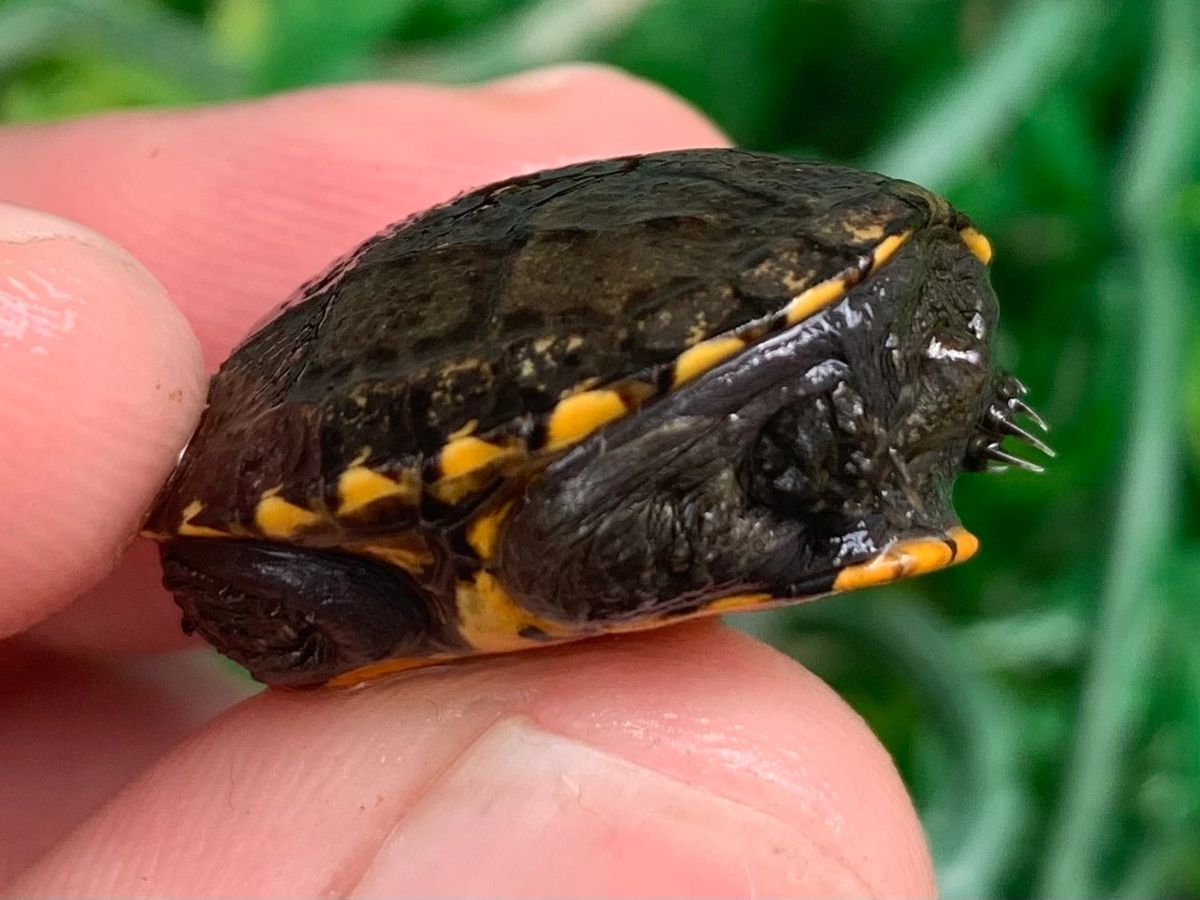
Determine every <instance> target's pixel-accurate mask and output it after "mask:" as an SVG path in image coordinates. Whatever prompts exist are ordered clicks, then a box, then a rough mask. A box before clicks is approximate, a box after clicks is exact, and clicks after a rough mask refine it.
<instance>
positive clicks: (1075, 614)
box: [0, 0, 1200, 897]
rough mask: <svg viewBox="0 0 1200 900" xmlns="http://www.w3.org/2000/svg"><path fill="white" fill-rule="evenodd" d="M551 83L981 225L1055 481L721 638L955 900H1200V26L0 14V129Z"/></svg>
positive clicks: (975, 511)
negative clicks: (739, 646)
mask: <svg viewBox="0 0 1200 900" xmlns="http://www.w3.org/2000/svg"><path fill="white" fill-rule="evenodd" d="M601 10H607V11H608V12H609V13H610V14H609V15H606V16H599V15H598V12H599V11H601ZM563 60H598V61H604V62H609V63H613V64H616V65H620V66H623V67H625V68H627V69H629V70H631V71H633V72H636V73H638V74H641V75H644V76H646V77H649V78H652V79H654V80H656V81H659V82H661V83H663V84H665V85H667V86H668V87H670V88H672V89H674V90H675V91H677V92H679V93H680V94H682V95H683V96H685V97H687V98H688V99H689V100H690V101H691V102H693V103H694V104H696V105H697V106H698V107H700V108H701V109H703V110H704V111H705V112H707V113H708V114H709V115H710V116H712V117H713V118H714V119H715V120H716V121H717V122H718V123H719V124H720V125H721V126H722V127H723V128H725V129H726V130H727V131H728V132H729V134H730V135H731V136H732V137H733V138H734V140H736V141H737V142H738V143H740V144H743V145H745V146H748V147H754V148H759V149H770V150H779V151H784V152H791V153H796V154H801V155H807V156H817V157H821V158H825V159H831V160H838V161H846V162H851V163H857V164H862V165H867V166H870V167H873V168H876V169H879V170H881V171H884V172H887V173H889V174H892V175H898V176H902V177H908V178H912V179H914V180H917V181H920V182H922V183H924V184H926V185H928V186H930V187H932V188H935V189H938V190H940V191H941V192H943V193H945V194H946V195H948V196H949V197H950V198H951V200H953V201H954V202H955V203H956V204H958V205H959V206H961V207H962V208H964V209H965V210H967V211H968V212H969V213H970V214H971V215H972V216H973V217H974V218H975V219H976V221H978V222H979V223H980V224H981V226H982V227H983V228H984V230H985V231H986V232H987V233H988V235H989V236H990V237H991V239H992V242H993V244H994V245H995V248H996V257H997V261H996V264H995V266H994V270H993V281H994V283H995V285H996V289H997V292H998V293H999V295H1000V297H1001V302H1002V305H1003V309H1004V321H1003V333H1002V335H1001V340H1000V355H1001V357H1002V361H1003V363H1005V364H1006V365H1008V366H1009V367H1011V368H1013V369H1016V370H1018V371H1019V372H1020V374H1021V377H1022V378H1023V379H1024V380H1025V381H1027V382H1028V383H1029V384H1030V386H1031V388H1032V392H1033V396H1034V398H1035V399H1036V401H1037V403H1038V405H1039V406H1040V407H1041V408H1042V409H1043V412H1045V413H1046V414H1047V417H1048V418H1049V419H1051V421H1052V423H1053V427H1054V434H1053V438H1054V444H1055V446H1056V448H1057V449H1058V450H1059V459H1058V460H1057V461H1055V462H1054V463H1053V464H1052V465H1051V467H1050V469H1049V472H1048V473H1047V474H1046V475H1044V476H1042V477H1040V478H1038V477H1033V476H1027V475H1024V474H1013V473H1010V474H1007V475H1005V476H995V477H988V478H968V479H964V480H963V481H962V482H961V484H960V486H959V489H958V492H957V499H958V505H959V509H960V511H961V513H962V515H963V519H964V521H966V522H967V523H969V525H970V526H971V527H972V530H974V531H975V532H976V533H977V534H978V535H979V536H980V537H981V539H982V541H983V544H984V551H983V552H982V553H981V554H980V556H978V557H977V558H976V560H974V561H972V562H971V563H970V565H968V566H964V567H960V568H957V569H954V570H951V571H947V572H944V573H941V574H938V575H935V576H931V577H929V578H926V579H923V580H920V581H916V582H908V583H906V584H904V585H902V586H898V587H896V588H893V589H886V590H879V591H875V592H872V593H869V594H858V595H851V596H847V597H842V598H834V599H831V600H829V601H825V602H823V603H821V604H816V605H813V606H811V607H807V608H804V609H800V610H795V611H790V612H787V613H780V614H775V615H760V616H754V617H745V621H744V622H743V621H739V624H742V625H744V627H746V628H747V630H752V631H754V632H755V633H758V634H760V635H762V636H763V637H765V638H767V639H768V640H771V641H772V642H774V643H776V644H778V645H779V646H782V647H784V648H785V649H787V650H788V651H789V652H792V653H794V654H796V655H797V656H798V657H800V658H801V659H803V660H804V661H805V662H806V663H807V664H808V665H810V666H811V667H813V668H814V669H815V670H817V671H818V672H820V673H821V674H822V675H823V676H824V677H826V678H827V679H829V680H830V681H831V682H832V683H833V684H834V685H835V686H836V687H837V688H838V689H839V690H840V691H841V692H842V693H843V694H844V695H845V696H846V697H847V698H848V699H849V700H850V701H851V702H852V703H853V704H854V705H855V706H856V708H858V709H859V710H860V711H861V712H862V713H863V715H864V716H866V718H867V719H868V720H869V721H870V722H871V724H872V726H873V727H874V728H875V729H876V731H877V733H878V734H879V735H880V736H881V738H882V739H883V741H884V742H885V743H886V744H887V746H888V747H889V749H890V750H891V751H892V753H893V754H894V756H895V758H896V760H897V763H898V764H899V765H900V767H901V769H902V771H903V772H904V774H905V777H906V779H907V781H908V783H909V785H910V787H911V788H912V790H913V792H914V795H915V796H916V798H917V802H918V805H919V807H920V810H921V814H922V817H923V819H924V821H925V823H926V825H927V828H928V831H929V834H930V839H931V841H932V844H933V848H934V853H935V857H936V861H937V866H938V875H939V879H940V882H941V885H942V888H943V892H944V893H945V894H946V895H947V896H950V897H959V896H961V897H967V896H1029V895H1033V894H1036V895H1046V896H1145V897H1150V896H1162V897H1166V896H1181V895H1186V896H1196V895H1200V604H1198V603H1197V595H1198V593H1200V591H1198V587H1200V527H1198V526H1200V517H1198V516H1197V510H1198V503H1197V485H1198V482H1197V473H1198V471H1200V352H1197V351H1200V340H1198V335H1197V331H1196V324H1195V317H1194V311H1195V309H1196V307H1197V304H1198V302H1200V280H1198V277H1197V275H1198V272H1197V270H1198V267H1200V262H1198V260H1200V253H1198V250H1200V78H1197V76H1196V74H1195V73H1196V72H1200V9H1198V8H1197V7H1196V6H1195V5H1194V3H1193V0H1158V2H1150V3H1144V2H1138V0H1126V2H1118V0H1112V2H1105V3H1098V2H1095V0H1048V2H1040V3H1035V2H1024V3H998V2H983V0H964V2H951V0H925V2H916V0H915V2H894V0H855V2H838V3H815V2H803V0H740V2H737V3H731V2H729V0H643V2H640V3H639V2H622V3H613V2H598V0H527V2H520V0H441V2H436V0H361V2H357V3H354V4H345V3H341V4H335V3H330V2H327V0H273V2H272V0H211V2H206V0H172V2H157V3H154V2H149V0H146V2H137V0H0V120H8V121H26V120H39V119H47V118H54V117H60V116H69V115H74V114H77V113H82V112H87V111H92V110H98V109H105V108H111V107H117V106H131V105H144V104H163V103H181V102H198V101H207V100H214V99H221V98H227V97H237V96H248V95H255V94H261V93H266V92H269V91H273V90H278V89H285V88H289V87H293V86H298V85H304V84H311V83H314V82H318V81H336V80H349V79H357V78H367V77H372V78H379V77H394V78H409V77H411V78H435V79H442V80H452V81H467V80H475V79H480V78H486V77H490V76H494V75H498V74H503V73H507V72H512V71H517V70H520V69H522V68H526V67H528V66H531V65H535V64H543V63H549V62H556V61H563Z"/></svg>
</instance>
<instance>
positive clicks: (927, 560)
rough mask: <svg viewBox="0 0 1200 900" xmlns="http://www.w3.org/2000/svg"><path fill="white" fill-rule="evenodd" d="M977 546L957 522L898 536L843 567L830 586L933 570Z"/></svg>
mask: <svg viewBox="0 0 1200 900" xmlns="http://www.w3.org/2000/svg"><path fill="white" fill-rule="evenodd" d="M978 549H979V539H978V538H976V537H975V535H973V534H971V532H969V531H967V530H966V529H965V528H963V527H962V526H960V525H956V526H955V527H953V528H951V529H949V530H948V531H947V532H946V533H945V534H944V535H941V536H935V535H925V536H922V537H913V538H901V539H898V540H895V541H892V542H891V543H890V544H888V545H887V546H886V547H884V548H883V550H881V551H880V552H879V553H877V554H875V555H874V556H872V557H871V558H870V559H868V560H866V561H865V562H860V563H855V564H853V565H850V566H846V567H845V568H843V569H842V570H841V571H839V572H838V574H837V577H836V578H835V579H834V582H833V589H834V590H835V591H853V590H857V589H859V588H865V587H875V586H876V585H880V584H888V583H889V582H892V581H899V580H901V579H903V578H911V577H913V576H914V575H925V574H926V573H928V572H936V571H937V570H938V569H944V568H946V566H952V565H954V564H955V563H960V562H966V561H967V560H968V559H970V558H971V557H972V556H974V555H975V551H976V550H978Z"/></svg>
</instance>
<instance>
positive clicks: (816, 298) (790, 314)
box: [784, 275, 846, 325]
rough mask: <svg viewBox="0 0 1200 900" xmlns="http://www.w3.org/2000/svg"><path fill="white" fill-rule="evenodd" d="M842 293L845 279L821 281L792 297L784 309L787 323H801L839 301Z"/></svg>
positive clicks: (837, 278)
mask: <svg viewBox="0 0 1200 900" xmlns="http://www.w3.org/2000/svg"><path fill="white" fill-rule="evenodd" d="M844 293H846V278H845V276H843V275H839V276H837V277H836V278H830V279H828V280H826V281H822V282H821V283H820V284H814V285H813V286H812V287H810V288H809V289H808V290H807V291H803V292H802V293H800V294H797V295H796V296H795V297H793V298H792V301H791V302H790V303H789V304H788V305H787V306H786V307H785V308H784V313H785V314H786V315H787V323H788V324H789V325H795V324H797V323H799V322H803V321H804V320H805V319H807V318H808V317H809V316H811V315H812V314H813V313H817V312H820V311H821V310H823V309H824V308H825V307H826V306H828V305H829V304H830V303H832V302H833V301H834V300H837V299H839V298H840V297H841V296H842V295H843V294H844Z"/></svg>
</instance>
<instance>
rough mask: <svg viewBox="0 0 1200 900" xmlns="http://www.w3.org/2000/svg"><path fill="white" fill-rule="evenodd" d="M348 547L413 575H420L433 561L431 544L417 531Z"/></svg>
mask: <svg viewBox="0 0 1200 900" xmlns="http://www.w3.org/2000/svg"><path fill="white" fill-rule="evenodd" d="M347 549H348V550H353V551H354V552H356V553H366V554H368V555H370V556H374V557H375V558H376V559H382V560H383V561H384V562H386V563H390V564H392V565H393V566H399V567H400V568H401V569H403V570H404V571H406V572H409V573H411V574H413V575H420V574H421V573H422V572H423V571H425V569H427V568H428V567H429V566H430V565H431V564H432V563H433V553H432V552H431V551H430V549H429V544H427V543H426V542H425V539H424V538H423V537H421V536H420V535H419V534H416V533H415V532H405V533H402V534H398V535H396V536H395V537H392V538H390V539H389V540H388V541H387V542H376V543H365V544H353V545H350V546H349V547H347Z"/></svg>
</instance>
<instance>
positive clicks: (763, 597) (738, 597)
mask: <svg viewBox="0 0 1200 900" xmlns="http://www.w3.org/2000/svg"><path fill="white" fill-rule="evenodd" d="M773 601H774V598H773V597H772V596H771V595H770V594H735V595H734V596H732V597H721V598H720V599H717V600H714V601H713V602H712V603H709V604H708V605H707V606H705V607H704V612H706V613H728V612H741V611H744V610H748V609H754V608H755V607H758V606H763V605H764V604H767V603H771V602H773Z"/></svg>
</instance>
